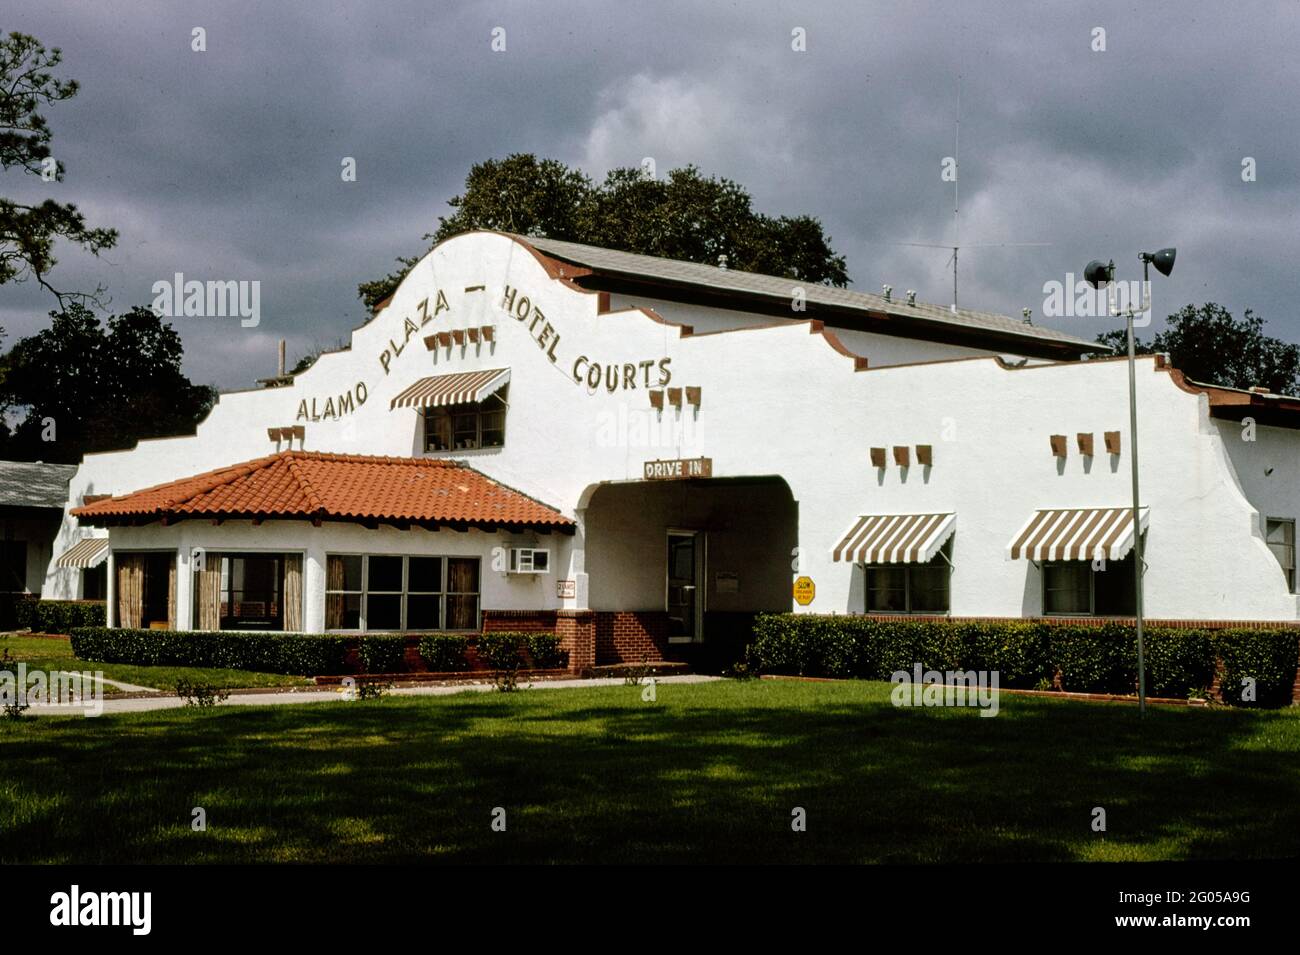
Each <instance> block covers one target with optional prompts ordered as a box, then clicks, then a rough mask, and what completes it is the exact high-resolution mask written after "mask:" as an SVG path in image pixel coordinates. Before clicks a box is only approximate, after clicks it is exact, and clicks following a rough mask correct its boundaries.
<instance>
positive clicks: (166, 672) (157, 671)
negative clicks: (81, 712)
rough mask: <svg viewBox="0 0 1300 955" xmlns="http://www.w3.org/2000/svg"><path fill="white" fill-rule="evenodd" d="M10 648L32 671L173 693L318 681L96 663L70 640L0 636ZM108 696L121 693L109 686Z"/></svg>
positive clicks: (0, 647)
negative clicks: (201, 686) (180, 688)
mask: <svg viewBox="0 0 1300 955" xmlns="http://www.w3.org/2000/svg"><path fill="white" fill-rule="evenodd" d="M6 647H8V648H9V655H10V656H12V657H13V658H14V661H15V662H19V661H21V662H24V663H26V664H27V669H28V670H75V671H77V672H82V671H85V670H89V671H90V672H92V673H94V672H95V671H96V670H99V671H102V672H103V674H104V677H105V678H106V679H109V680H117V681H118V682H120V683H130V684H132V685H133V686H148V687H153V688H154V689H160V690H167V691H168V692H171V691H172V690H175V689H176V682H177V681H178V680H189V681H190V682H191V683H208V684H211V685H212V686H218V687H223V688H234V687H258V686H304V685H307V684H310V683H312V682H314V681H312V680H309V679H307V678H306V677H301V676H282V675H280V674H278V673H253V672H251V671H248V670H219V669H211V668H206V667H142V666H132V665H130V664H127V663H96V662H94V661H87V660H78V659H77V658H76V657H75V656H73V655H72V645H71V643H70V641H69V640H68V639H67V638H66V637H31V636H26V635H23V634H15V633H5V634H0V651H3V650H4V649H5V648H6ZM104 692H105V695H106V696H114V695H117V694H119V693H120V692H122V691H120V690H115V689H114V688H113V687H111V686H107V685H106V686H105V687H104Z"/></svg>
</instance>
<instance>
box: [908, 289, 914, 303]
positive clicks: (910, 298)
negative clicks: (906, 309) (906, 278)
mask: <svg viewBox="0 0 1300 955" xmlns="http://www.w3.org/2000/svg"><path fill="white" fill-rule="evenodd" d="M907 304H908V305H915V304H916V289H914V288H910V289H908V290H907Z"/></svg>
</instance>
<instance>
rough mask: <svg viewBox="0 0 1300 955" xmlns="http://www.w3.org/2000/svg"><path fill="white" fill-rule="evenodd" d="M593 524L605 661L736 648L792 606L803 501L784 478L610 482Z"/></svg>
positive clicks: (592, 602)
mask: <svg viewBox="0 0 1300 955" xmlns="http://www.w3.org/2000/svg"><path fill="white" fill-rule="evenodd" d="M582 523H583V531H584V537H585V550H586V554H585V566H586V572H587V575H588V585H587V586H588V591H587V592H588V606H589V607H590V608H591V609H592V611H594V612H595V614H596V628H597V634H596V657H597V662H598V663H635V662H640V661H641V660H642V659H643V658H645V659H650V660H655V659H683V658H689V659H691V660H692V661H697V660H702V659H708V658H713V657H718V658H721V657H725V656H728V655H730V654H732V652H733V650H734V649H735V647H736V645H737V644H738V643H739V644H741V645H743V641H744V639H745V638H746V637H747V635H748V633H749V630H750V627H751V625H752V621H753V617H754V615H755V614H757V613H762V612H782V611H786V610H789V608H790V573H791V561H792V560H793V559H794V549H795V547H797V546H798V540H799V518H798V505H797V503H796V502H795V500H794V497H793V495H792V494H791V491H790V487H789V485H788V484H786V482H785V480H784V479H783V478H781V477H779V476H756V477H743V478H708V479H694V480H681V481H630V482H619V483H610V484H602V485H599V486H598V487H596V488H595V490H594V491H593V492H592V493H591V495H590V498H589V500H588V502H587V506H586V508H585V509H584V511H583V515H582Z"/></svg>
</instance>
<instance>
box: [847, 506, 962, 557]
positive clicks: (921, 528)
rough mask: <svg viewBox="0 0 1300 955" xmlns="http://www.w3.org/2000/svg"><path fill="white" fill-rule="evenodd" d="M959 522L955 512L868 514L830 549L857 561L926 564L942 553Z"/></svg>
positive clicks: (859, 519) (860, 518) (858, 520)
mask: <svg viewBox="0 0 1300 955" xmlns="http://www.w3.org/2000/svg"><path fill="white" fill-rule="evenodd" d="M956 526H957V515H956V514H867V515H863V516H862V517H859V518H858V519H857V522H856V523H854V525H853V526H852V527H851V528H849V532H848V533H847V534H845V535H844V537H843V539H842V540H841V541H840V542H839V543H838V544H837V545H836V546H835V550H833V551H832V552H831V558H832V560H845V561H848V562H850V563H854V564H924V563H928V562H929V561H930V560H932V559H933V558H934V555H935V554H937V553H939V550H940V548H942V547H943V545H944V544H946V543H947V542H948V538H949V537H951V536H952V532H953V529H954V528H955V527H956Z"/></svg>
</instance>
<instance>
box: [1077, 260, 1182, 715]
mask: <svg viewBox="0 0 1300 955" xmlns="http://www.w3.org/2000/svg"><path fill="white" fill-rule="evenodd" d="M1175 255H1177V250H1176V249H1161V250H1160V251H1159V252H1139V253H1138V258H1139V259H1141V260H1142V298H1143V302H1142V310H1143V311H1148V310H1150V308H1151V297H1150V292H1149V289H1150V287H1151V285H1150V281H1151V272H1150V268H1151V266H1152V265H1154V266H1155V267H1156V271H1157V272H1159V273H1160V274H1161V275H1168V274H1169V273H1170V272H1172V271H1173V270H1174V256H1175ZM1083 276H1084V279H1085V280H1086V281H1087V282H1088V284H1089V285H1091V286H1092V287H1093V288H1102V287H1103V286H1106V285H1109V284H1110V283H1111V282H1113V281H1115V262H1114V260H1111V261H1110V262H1100V261H1098V260H1096V259H1094V260H1093V261H1091V262H1089V263H1088V267H1087V268H1086V269H1084V271H1083ZM1107 300H1108V301H1109V296H1108V297H1107ZM1116 304H1118V299H1117V300H1116ZM1107 311H1108V312H1110V311H1111V308H1110V307H1109V306H1108V307H1107ZM1127 319H1128V321H1127V324H1128V427H1129V442H1130V443H1131V445H1132V450H1131V452H1130V457H1131V463H1132V466H1131V470H1132V475H1133V553H1134V559H1133V586H1134V601H1133V609H1134V611H1135V613H1134V620H1135V623H1136V625H1137V627H1136V628H1137V653H1138V713H1139V715H1140V716H1141V717H1143V718H1145V717H1146V715H1147V674H1146V647H1145V644H1144V641H1143V636H1142V574H1143V571H1144V569H1145V563H1144V561H1143V559H1142V516H1141V511H1140V509H1139V494H1138V437H1137V372H1136V364H1137V363H1136V360H1135V358H1134V349H1133V302H1132V299H1131V297H1130V300H1129V303H1128V309H1127Z"/></svg>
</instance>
